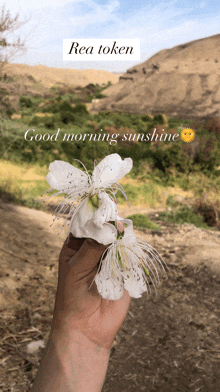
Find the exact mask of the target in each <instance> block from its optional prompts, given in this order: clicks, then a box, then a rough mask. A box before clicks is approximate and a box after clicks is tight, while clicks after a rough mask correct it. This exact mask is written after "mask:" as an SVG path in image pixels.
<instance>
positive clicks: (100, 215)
mask: <svg viewBox="0 0 220 392" xmlns="http://www.w3.org/2000/svg"><path fill="white" fill-rule="evenodd" d="M117 212H118V208H117V204H116V203H115V202H114V201H113V200H112V199H111V198H110V197H109V196H108V195H107V193H105V192H102V193H101V194H100V195H99V208H98V209H97V210H96V211H95V212H94V214H93V221H94V223H95V224H96V225H97V226H98V227H102V226H103V224H104V223H105V222H109V221H115V220H116V218H117Z"/></svg>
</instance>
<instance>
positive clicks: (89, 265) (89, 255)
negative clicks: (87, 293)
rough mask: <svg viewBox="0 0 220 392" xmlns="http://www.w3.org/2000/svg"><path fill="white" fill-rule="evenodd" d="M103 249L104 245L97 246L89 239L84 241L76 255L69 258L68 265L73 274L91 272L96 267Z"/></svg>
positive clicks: (96, 243) (97, 244)
mask: <svg viewBox="0 0 220 392" xmlns="http://www.w3.org/2000/svg"><path fill="white" fill-rule="evenodd" d="M105 249H106V247H105V245H102V244H99V243H98V242H96V241H94V240H91V239H86V240H85V241H84V242H83V244H82V246H81V247H80V249H79V250H78V251H77V253H76V254H75V255H74V256H73V257H72V258H71V260H70V261H69V263H68V265H69V266H71V267H73V269H74V273H76V272H83V271H86V270H93V269H94V268H95V267H96V266H97V264H98V262H99V260H100V258H101V256H102V254H103V252H104V251H105Z"/></svg>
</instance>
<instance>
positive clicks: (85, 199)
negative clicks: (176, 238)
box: [47, 154, 165, 300]
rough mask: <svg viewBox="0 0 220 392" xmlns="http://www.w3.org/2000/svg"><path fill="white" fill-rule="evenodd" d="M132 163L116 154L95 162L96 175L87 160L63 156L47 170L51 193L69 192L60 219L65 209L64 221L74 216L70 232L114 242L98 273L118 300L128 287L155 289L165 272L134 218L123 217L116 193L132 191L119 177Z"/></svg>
mask: <svg viewBox="0 0 220 392" xmlns="http://www.w3.org/2000/svg"><path fill="white" fill-rule="evenodd" d="M82 165H83V164H82ZM132 166H133V162H132V159H131V158H126V159H124V160H122V159H121V157H120V156H119V155H118V154H111V155H108V156H107V157H105V158H104V159H103V160H102V161H101V162H100V163H99V164H98V165H97V166H95V168H94V171H93V173H92V174H91V175H90V174H89V173H88V171H87V170H86V168H85V166H84V165H83V167H84V171H82V170H80V169H78V168H76V167H74V166H72V165H71V164H69V163H67V162H63V161H55V162H53V163H51V164H50V166H49V170H50V171H49V173H48V174H47V182H48V183H49V185H50V187H51V188H50V189H49V190H48V192H50V191H53V190H56V192H55V193H54V194H53V195H52V196H51V197H55V196H58V195H60V194H63V193H64V194H65V197H64V199H63V201H62V202H61V203H60V204H59V205H58V207H57V208H56V210H55V218H54V220H55V219H56V218H57V217H58V216H60V215H64V214H65V216H66V218H65V222H64V225H66V223H67V221H68V220H70V223H69V232H71V233H72V234H73V235H74V236H75V237H77V238H92V239H94V240H96V241H97V242H99V243H101V244H104V245H108V247H107V248H106V250H105V252H104V253H103V255H102V258H101V261H100V265H99V269H98V272H97V274H96V276H95V283H96V285H97V289H98V291H99V293H100V295H101V296H102V297H103V298H105V299H111V300H117V299H119V298H121V296H122V295H123V292H124V290H127V291H128V292H129V294H130V296H131V297H134V298H138V297H141V295H142V293H143V292H145V291H146V292H149V293H150V290H151V285H153V287H155V288H156V285H157V284H158V282H159V275H158V267H161V268H162V269H163V270H164V271H165V268H164V267H165V263H164V262H163V260H162V258H161V257H160V255H159V254H158V253H157V252H156V250H155V249H153V248H152V247H151V246H149V245H148V244H147V243H146V242H145V241H143V240H139V239H137V238H136V237H135V235H134V233H133V224H132V221H131V220H129V219H121V218H120V217H119V216H118V208H117V199H116V193H117V191H118V190H119V191H121V192H122V193H123V194H124V196H125V197H126V194H125V192H124V190H123V187H122V186H121V185H120V184H119V183H118V182H117V181H118V180H119V179H121V178H122V177H123V176H125V175H126V174H127V173H129V172H130V170H131V169H132ZM118 222H122V223H123V224H124V232H123V233H121V232H120V231H119V230H118ZM109 244H110V245H109Z"/></svg>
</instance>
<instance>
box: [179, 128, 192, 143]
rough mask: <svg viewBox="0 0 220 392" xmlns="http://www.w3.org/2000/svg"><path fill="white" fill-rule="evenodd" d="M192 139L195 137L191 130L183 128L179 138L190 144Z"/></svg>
mask: <svg viewBox="0 0 220 392" xmlns="http://www.w3.org/2000/svg"><path fill="white" fill-rule="evenodd" d="M194 137H195V132H194V131H193V130H192V129H190V128H185V129H184V130H183V131H182V132H181V138H182V139H183V141H184V142H186V143H189V142H191V141H192V140H193V139H194Z"/></svg>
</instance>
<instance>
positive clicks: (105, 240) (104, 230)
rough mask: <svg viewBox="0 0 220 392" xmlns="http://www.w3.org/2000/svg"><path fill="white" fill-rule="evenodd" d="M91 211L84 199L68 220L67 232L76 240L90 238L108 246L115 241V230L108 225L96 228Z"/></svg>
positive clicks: (86, 200)
mask: <svg viewBox="0 0 220 392" xmlns="http://www.w3.org/2000/svg"><path fill="white" fill-rule="evenodd" d="M93 214H94V212H93V209H92V207H91V206H90V205H89V204H88V199H85V200H84V201H83V202H82V203H81V205H80V207H79V208H78V210H77V211H76V213H75V214H74V215H73V217H72V218H71V220H70V226H69V231H70V232H71V233H72V234H73V235H74V237H77V238H92V239H94V240H96V241H97V242H99V243H100V244H104V245H108V244H110V243H111V242H113V241H115V239H116V236H117V230H116V228H115V226H113V225H111V224H110V223H104V224H103V225H102V226H100V227H98V226H97V225H96V224H95V223H94V220H93Z"/></svg>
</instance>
